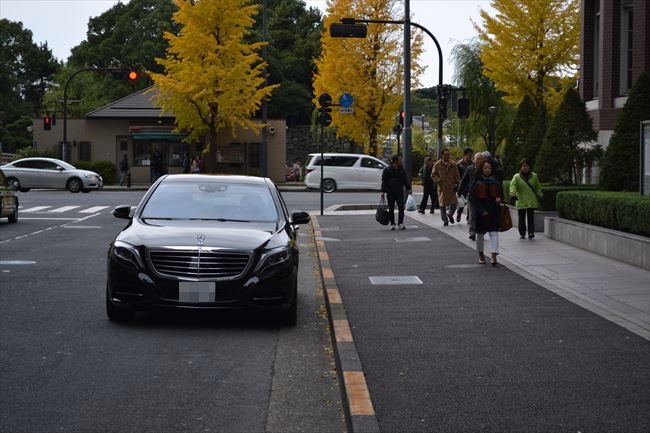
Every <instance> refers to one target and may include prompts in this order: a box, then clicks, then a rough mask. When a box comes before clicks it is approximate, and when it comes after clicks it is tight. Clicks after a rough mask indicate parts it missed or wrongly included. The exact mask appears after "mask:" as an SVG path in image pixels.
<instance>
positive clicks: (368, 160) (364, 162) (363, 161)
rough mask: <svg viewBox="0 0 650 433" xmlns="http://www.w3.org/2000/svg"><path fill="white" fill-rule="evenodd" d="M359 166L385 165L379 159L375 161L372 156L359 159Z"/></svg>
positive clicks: (382, 166) (381, 166) (376, 166)
mask: <svg viewBox="0 0 650 433" xmlns="http://www.w3.org/2000/svg"><path fill="white" fill-rule="evenodd" d="M361 167H365V168H382V169H383V168H384V167H385V165H384V164H383V163H381V162H380V161H377V160H376V159H372V158H362V159H361Z"/></svg>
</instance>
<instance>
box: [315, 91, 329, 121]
mask: <svg viewBox="0 0 650 433" xmlns="http://www.w3.org/2000/svg"><path fill="white" fill-rule="evenodd" d="M318 104H319V105H320V108H319V109H318V112H319V115H318V123H319V124H320V126H323V127H325V126H330V125H331V124H332V116H331V115H330V114H329V113H331V112H332V107H330V105H332V97H331V96H330V95H328V94H327V93H323V94H322V95H320V96H319V97H318Z"/></svg>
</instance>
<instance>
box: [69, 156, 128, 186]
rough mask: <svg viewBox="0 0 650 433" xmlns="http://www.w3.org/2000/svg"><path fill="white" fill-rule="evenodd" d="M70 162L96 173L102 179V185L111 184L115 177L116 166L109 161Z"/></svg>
mask: <svg viewBox="0 0 650 433" xmlns="http://www.w3.org/2000/svg"><path fill="white" fill-rule="evenodd" d="M71 164H72V165H74V166H75V167H77V168H79V169H81V170H90V171H94V172H95V173H98V174H99V175H100V176H101V177H102V179H104V185H112V184H114V183H115V180H116V179H117V167H116V165H115V164H114V163H112V162H111V161H73V162H71Z"/></svg>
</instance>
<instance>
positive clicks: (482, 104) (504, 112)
mask: <svg viewBox="0 0 650 433" xmlns="http://www.w3.org/2000/svg"><path fill="white" fill-rule="evenodd" d="M451 58H452V60H453V62H454V64H455V72H454V82H455V83H456V85H457V86H458V87H463V88H465V96H467V98H469V103H470V116H469V118H467V119H461V120H459V122H460V126H461V133H462V135H463V136H464V137H465V138H464V140H463V142H464V143H465V144H467V145H468V146H469V147H472V148H474V150H475V151H476V150H478V149H479V148H482V149H488V141H489V107H491V106H494V107H496V112H495V143H496V144H497V147H498V144H499V143H501V142H502V141H503V139H504V138H505V137H506V136H507V133H508V130H509V128H508V126H509V124H510V121H511V119H512V116H513V110H512V107H511V106H510V105H509V104H508V103H506V102H505V101H504V100H503V99H502V96H503V93H502V92H499V91H497V88H496V86H495V84H494V82H492V80H490V78H488V77H487V76H486V75H485V74H484V73H483V72H484V67H483V61H482V60H481V45H480V43H479V42H478V40H473V41H470V42H467V43H463V44H458V45H456V46H455V47H454V48H453V50H452V51H451ZM491 151H494V150H493V149H491Z"/></svg>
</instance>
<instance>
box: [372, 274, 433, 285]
mask: <svg viewBox="0 0 650 433" xmlns="http://www.w3.org/2000/svg"><path fill="white" fill-rule="evenodd" d="M368 278H370V282H371V283H372V284H422V280H421V279H419V278H418V277H416V276H415V275H408V276H397V275H389V276H385V277H368Z"/></svg>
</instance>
